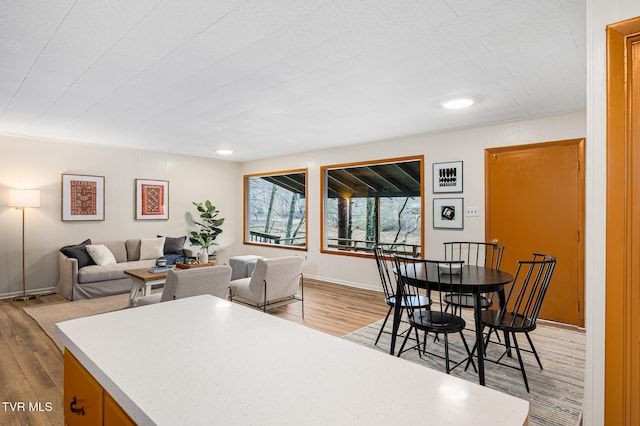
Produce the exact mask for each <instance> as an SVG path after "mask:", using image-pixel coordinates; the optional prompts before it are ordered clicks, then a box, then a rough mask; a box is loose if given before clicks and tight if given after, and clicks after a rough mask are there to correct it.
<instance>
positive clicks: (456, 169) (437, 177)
mask: <svg viewBox="0 0 640 426" xmlns="http://www.w3.org/2000/svg"><path fill="white" fill-rule="evenodd" d="M433 192H434V194H435V193H441V192H462V161H451V162H449V163H433Z"/></svg>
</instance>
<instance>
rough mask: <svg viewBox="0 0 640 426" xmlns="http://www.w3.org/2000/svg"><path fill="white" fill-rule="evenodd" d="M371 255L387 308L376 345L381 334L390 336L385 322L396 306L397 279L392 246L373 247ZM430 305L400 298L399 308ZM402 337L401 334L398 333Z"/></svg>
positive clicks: (427, 299)
mask: <svg viewBox="0 0 640 426" xmlns="http://www.w3.org/2000/svg"><path fill="white" fill-rule="evenodd" d="M373 254H374V256H375V259H376V265H377V266H378V273H379V275H380V283H381V285H382V290H383V291H384V301H385V303H386V304H387V306H389V310H388V311H387V315H386V316H385V317H384V321H383V322H382V327H380V331H379V332H378V336H377V337H376V341H375V343H374V345H377V344H378V341H379V340H380V336H382V333H387V334H391V332H389V331H385V329H384V328H385V326H386V324H387V320H388V319H389V316H390V315H391V312H393V309H394V308H395V306H396V289H397V285H398V282H397V279H396V274H395V273H394V271H393V254H394V245H393V244H377V245H375V246H374V247H373ZM430 304H431V301H430V300H429V298H427V297H424V296H420V297H417V298H408V299H405V298H402V300H400V307H401V308H402V309H403V310H406V309H407V307H425V308H426V307H428V306H429V305H430ZM399 334H400V335H402V334H403V333H399Z"/></svg>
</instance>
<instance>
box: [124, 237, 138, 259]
mask: <svg viewBox="0 0 640 426" xmlns="http://www.w3.org/2000/svg"><path fill="white" fill-rule="evenodd" d="M124 245H125V247H126V248H127V262H131V261H132V260H140V238H136V239H131V240H126V241H125V242H124Z"/></svg>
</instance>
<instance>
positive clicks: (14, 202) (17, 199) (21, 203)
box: [9, 189, 40, 300]
mask: <svg viewBox="0 0 640 426" xmlns="http://www.w3.org/2000/svg"><path fill="white" fill-rule="evenodd" d="M9 207H15V208H16V209H20V210H22V296H18V297H16V298H14V300H29V299H33V298H34V297H35V296H28V295H27V280H26V274H25V268H24V257H25V256H24V210H25V209H26V208H27V207H40V190H39V189H10V190H9Z"/></svg>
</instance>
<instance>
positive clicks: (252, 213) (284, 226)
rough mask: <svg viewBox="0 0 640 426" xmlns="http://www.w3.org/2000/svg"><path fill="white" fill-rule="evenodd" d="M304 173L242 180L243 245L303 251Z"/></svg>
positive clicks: (304, 215)
mask: <svg viewBox="0 0 640 426" xmlns="http://www.w3.org/2000/svg"><path fill="white" fill-rule="evenodd" d="M306 176H307V173H306V170H293V171H287V172H275V173H269V174H260V175H247V176H245V177H244V178H245V200H246V210H245V238H244V242H245V243H246V244H261V245H262V244H266V245H278V246H288V247H290V248H300V249H306V246H307V203H306Z"/></svg>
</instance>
